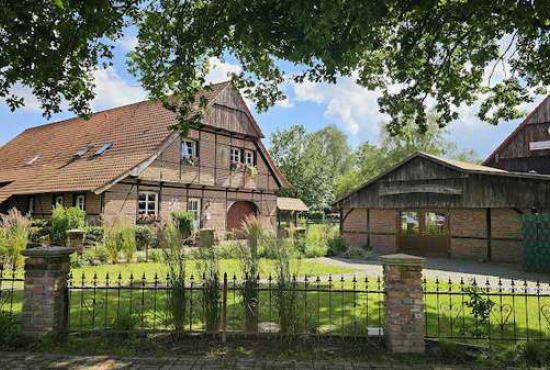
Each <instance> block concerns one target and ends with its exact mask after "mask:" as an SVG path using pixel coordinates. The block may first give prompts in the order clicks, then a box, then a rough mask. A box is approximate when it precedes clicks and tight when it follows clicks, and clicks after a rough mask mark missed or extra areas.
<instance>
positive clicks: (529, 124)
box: [336, 98, 550, 262]
mask: <svg viewBox="0 0 550 370" xmlns="http://www.w3.org/2000/svg"><path fill="white" fill-rule="evenodd" d="M549 130H550V99H549V98H546V99H545V100H544V101H543V102H542V103H541V104H540V105H539V106H538V107H537V108H536V109H535V110H534V111H533V112H532V113H531V114H529V115H528V116H527V118H526V119H525V120H524V121H523V122H522V123H521V124H520V125H519V126H518V128H517V129H516V130H515V131H514V132H513V133H512V134H511V135H510V136H509V137H508V138H507V139H506V140H505V141H504V142H503V143H502V144H501V145H500V146H499V147H498V148H497V149H496V150H495V152H494V153H492V154H491V155H490V156H489V157H488V158H487V159H486V160H485V162H484V163H483V165H476V164H471V163H464V162H460V161H455V160H450V159H445V158H438V157H435V156H431V155H428V154H424V153H417V154H415V155H413V156H411V157H409V158H407V159H405V160H404V161H403V162H402V163H400V164H399V165H397V166H396V167H395V168H393V169H391V170H390V171H388V172H386V173H384V174H382V175H381V176H379V177H377V178H375V179H372V180H371V181H368V182H367V183H366V184H364V185H363V186H361V187H360V188H358V189H356V190H354V191H352V192H350V193H348V194H346V195H344V196H342V197H341V198H340V199H338V200H337V201H336V206H337V207H338V208H339V209H340V212H341V231H342V233H343V235H344V237H345V239H346V241H347V242H348V243H349V244H356V245H368V246H371V247H373V248H374V249H375V250H378V251H380V252H384V253H388V252H395V251H402V252H407V253H411V254H416V255H425V256H445V257H456V258H473V259H479V260H489V261H500V262H521V257H522V250H521V241H522V235H521V217H522V215H523V214H526V213H545V212H549V211H550V175H549V174H550V131H549Z"/></svg>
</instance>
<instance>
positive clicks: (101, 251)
mask: <svg viewBox="0 0 550 370" xmlns="http://www.w3.org/2000/svg"><path fill="white" fill-rule="evenodd" d="M92 250H93V252H94V257H95V259H96V260H97V261H99V262H100V263H107V262H109V251H108V250H107V248H105V246H104V245H98V246H96V247H94V248H93V249H92Z"/></svg>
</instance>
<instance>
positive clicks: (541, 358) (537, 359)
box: [518, 341, 550, 368]
mask: <svg viewBox="0 0 550 370" xmlns="http://www.w3.org/2000/svg"><path fill="white" fill-rule="evenodd" d="M518 353H519V354H520V358H521V360H522V361H523V362H524V363H525V365H527V366H528V367H537V368H542V367H544V366H548V364H550V344H548V343H544V342H539V341H528V342H526V343H524V344H522V345H521V346H520V348H519V351H518Z"/></svg>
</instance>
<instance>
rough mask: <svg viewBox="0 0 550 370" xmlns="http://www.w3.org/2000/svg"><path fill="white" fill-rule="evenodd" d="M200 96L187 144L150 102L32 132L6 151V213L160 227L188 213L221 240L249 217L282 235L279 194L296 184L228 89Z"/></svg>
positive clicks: (2, 158)
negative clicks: (80, 215) (82, 214)
mask: <svg viewBox="0 0 550 370" xmlns="http://www.w3.org/2000/svg"><path fill="white" fill-rule="evenodd" d="M202 95H203V96H204V97H205V98H206V99H207V102H208V106H207V109H206V112H205V115H204V119H203V124H202V126H201V127H199V128H196V129H195V128H194V129H191V130H190V132H189V134H188V136H187V137H184V138H182V137H180V135H179V133H176V132H172V131H171V130H170V125H171V124H173V123H175V120H176V117H175V115H174V113H172V112H170V111H168V110H166V109H164V108H163V107H162V106H161V104H160V103H157V102H153V101H144V102H140V103H136V104H131V105H127V106H123V107H119V108H115V109H110V110H106V111H103V112H98V113H95V114H93V115H92V116H91V118H90V119H89V120H84V119H81V118H74V119H69V120H65V121H61V122H56V123H52V124H47V125H43V126H38V127H35V128H32V129H28V130H26V131H25V132H23V133H22V134H20V135H19V136H17V137H16V138H14V139H13V140H12V141H10V142H9V143H7V144H6V145H5V146H4V147H2V148H1V149H0V211H4V212H5V211H6V210H8V209H9V208H11V207H14V206H15V207H17V208H19V209H20V210H21V211H23V212H24V213H28V214H31V215H33V216H34V217H47V216H49V215H50V214H51V211H52V206H54V205H55V204H57V203H61V204H64V205H65V206H73V205H74V206H78V207H80V208H82V209H84V210H85V211H86V213H87V215H88V217H89V218H90V219H93V220H96V221H98V222H100V221H103V222H104V223H105V224H106V225H111V224H115V223H126V224H135V223H150V222H158V221H160V222H163V221H166V220H168V219H169V217H170V213H171V212H172V211H174V210H180V209H181V210H191V211H193V212H194V213H195V223H196V226H197V227H199V228H213V229H215V231H216V233H217V234H218V236H223V235H225V234H226V232H229V231H231V230H233V229H236V228H238V227H240V225H241V222H242V221H243V219H244V217H245V216H246V215H248V214H257V215H258V216H259V217H260V219H261V220H262V222H263V223H264V225H265V226H266V227H271V228H275V227H276V224H277V194H278V193H279V190H280V189H281V188H282V187H290V186H291V185H290V184H289V183H288V181H287V180H286V179H285V178H284V177H283V176H282V175H281V173H280V172H279V170H278V169H277V167H276V166H275V164H274V163H273V161H272V159H271V157H270V155H269V152H268V151H267V149H266V148H265V146H264V145H263V144H262V142H261V139H262V137H263V135H262V132H261V130H260V128H259V127H258V124H257V123H256V121H255V120H254V118H253V117H252V115H251V114H250V112H249V110H248V108H247V106H246V104H245V102H244V100H243V99H242V97H241V95H240V94H239V92H238V91H237V90H236V89H235V88H234V87H233V85H232V84H231V83H221V84H215V85H212V87H211V90H208V91H205V92H204V93H202Z"/></svg>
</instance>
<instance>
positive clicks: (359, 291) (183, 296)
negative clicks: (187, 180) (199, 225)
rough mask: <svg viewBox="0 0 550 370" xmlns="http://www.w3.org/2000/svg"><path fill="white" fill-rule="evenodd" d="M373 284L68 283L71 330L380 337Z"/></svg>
mask: <svg viewBox="0 0 550 370" xmlns="http://www.w3.org/2000/svg"><path fill="white" fill-rule="evenodd" d="M382 285H383V283H382V281H381V279H380V278H378V279H363V280H361V281H359V280H357V279H356V278H352V279H345V278H344V277H340V278H332V277H329V278H327V279H320V278H319V277H316V278H310V277H304V278H303V279H297V278H296V277H293V278H292V279H289V280H288V281H284V282H280V281H278V280H276V279H275V278H272V277H271V276H268V277H267V278H265V279H262V278H260V277H259V276H258V277H256V278H255V279H252V278H245V279H243V280H238V279H237V277H236V276H235V275H233V276H230V277H228V276H227V274H225V275H224V277H223V278H221V279H220V280H219V281H218V280H217V279H216V280H215V281H209V280H207V279H205V278H204V277H202V278H199V279H197V278H196V277H194V276H190V277H189V278H188V279H186V280H185V281H177V280H174V279H172V278H171V276H166V277H161V276H159V275H154V276H153V277H152V278H149V279H148V278H147V277H146V276H145V275H143V276H141V277H137V278H136V277H134V276H130V277H129V279H123V278H122V277H121V276H120V275H118V276H117V277H115V278H112V277H111V276H109V274H107V275H105V276H102V277H99V276H98V275H97V274H94V275H93V276H92V277H91V278H87V277H86V276H85V275H81V276H78V277H71V279H70V281H69V305H70V317H69V327H70V330H71V331H76V332H81V331H102V330H110V331H136V330H137V331H148V332H149V331H150V332H159V331H160V332H162V331H178V332H186V333H197V332H202V333H212V332H218V333H250V332H254V333H260V334H292V335H337V336H353V337H360V336H379V335H381V334H382V327H383V323H384V308H383V304H384V289H383V286H382Z"/></svg>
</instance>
